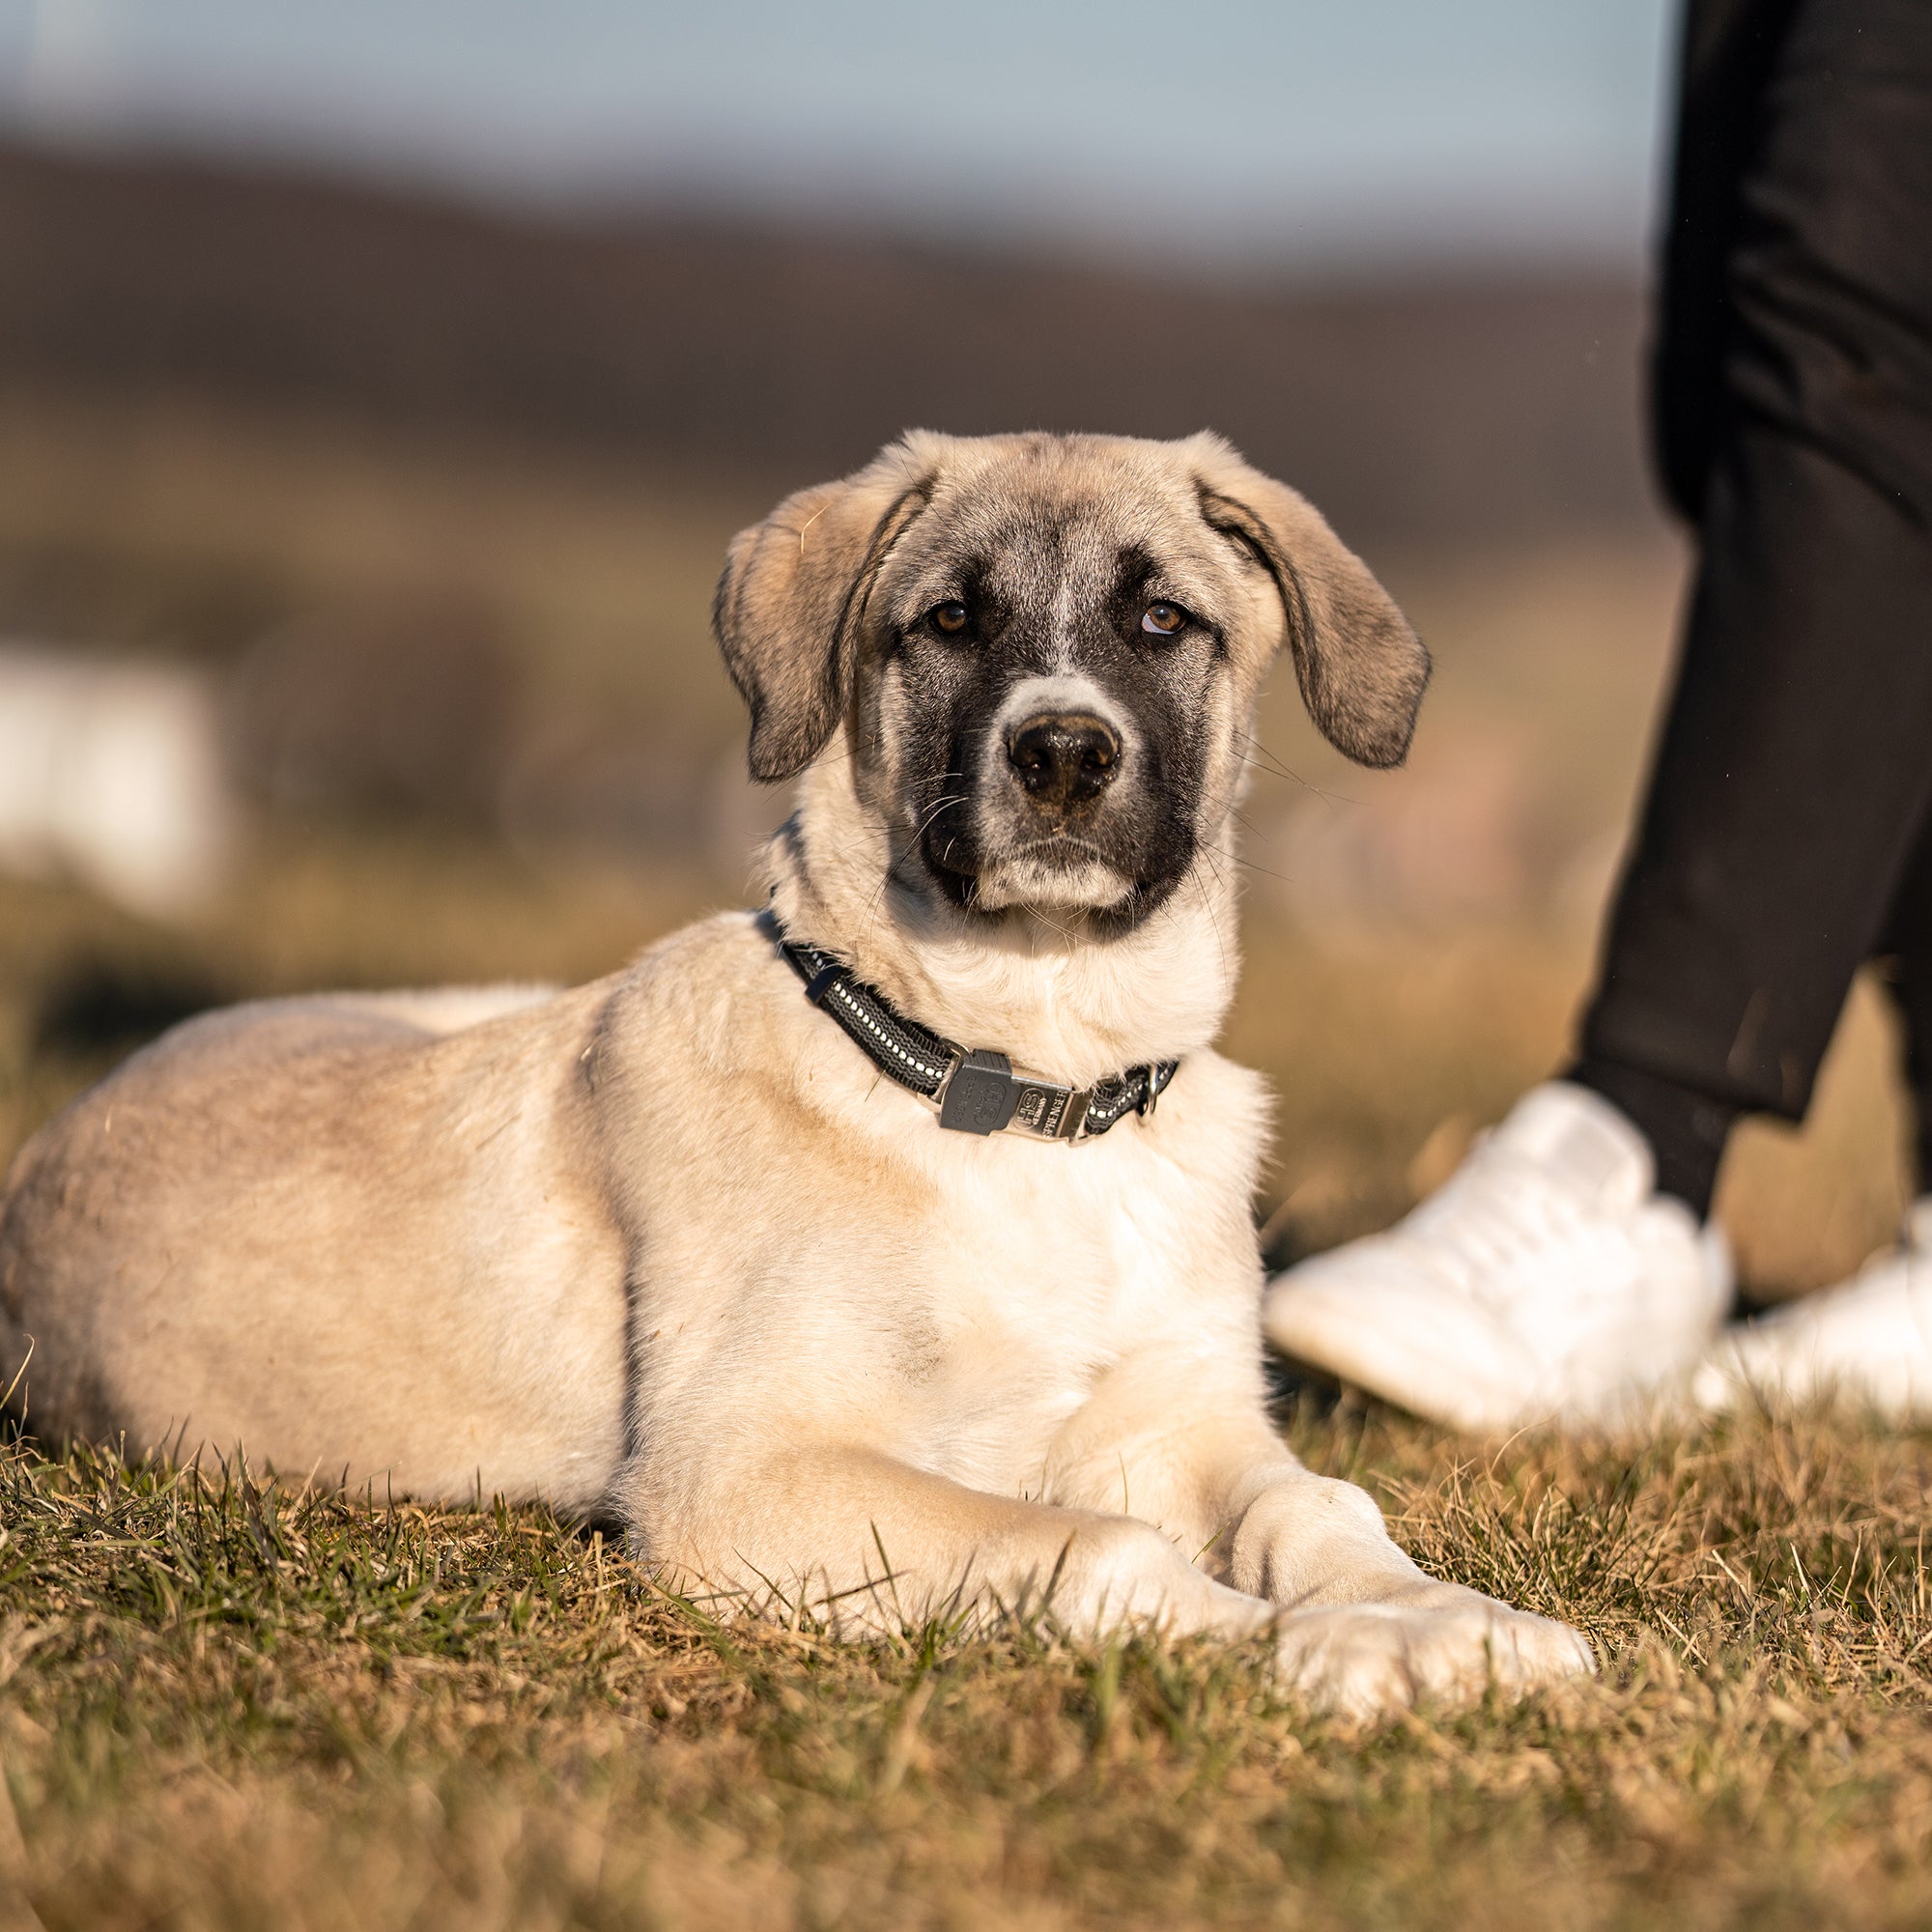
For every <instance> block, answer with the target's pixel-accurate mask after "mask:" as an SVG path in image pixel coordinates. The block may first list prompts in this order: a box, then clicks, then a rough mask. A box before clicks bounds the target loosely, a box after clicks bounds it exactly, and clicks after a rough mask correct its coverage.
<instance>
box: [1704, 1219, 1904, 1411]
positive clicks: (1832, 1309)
mask: <svg viewBox="0 0 1932 1932" xmlns="http://www.w3.org/2000/svg"><path fill="white" fill-rule="evenodd" d="M1690 1392H1691V1395H1692V1397H1693V1399H1694V1400H1695V1401H1696V1402H1697V1403H1699V1404H1700V1405H1701V1406H1704V1407H1706V1408H1732V1407H1735V1406H1737V1405H1738V1404H1739V1403H1741V1402H1744V1401H1747V1400H1748V1399H1750V1398H1751V1397H1752V1396H1753V1395H1755V1396H1757V1397H1759V1398H1767V1397H1769V1398H1776V1399H1779V1400H1782V1401H1786V1402H1804V1401H1810V1400H1815V1399H1817V1398H1819V1397H1829V1396H1833V1395H1837V1396H1841V1397H1843V1398H1844V1399H1845V1400H1846V1401H1848V1402H1854V1403H1862V1404H1864V1405H1865V1406H1869V1407H1872V1408H1876V1409H1880V1410H1882V1411H1883V1412H1884V1413H1885V1414H1887V1415H1889V1416H1890V1417H1892V1418H1893V1419H1894V1420H1897V1421H1906V1420H1910V1419H1914V1418H1922V1417H1925V1416H1932V1194H1928V1195H1926V1196H1924V1197H1923V1198H1922V1199H1921V1200H1919V1201H1918V1203H1917V1205H1916V1206H1915V1207H1914V1208H1912V1210H1911V1212H1910V1213H1908V1214H1907V1215H1906V1217H1905V1226H1904V1228H1903V1229H1902V1230H1901V1232H1900V1237H1899V1243H1898V1246H1897V1247H1896V1248H1893V1249H1891V1250H1890V1251H1889V1253H1886V1254H1881V1255H1875V1256H1873V1257H1872V1259H1871V1260H1870V1261H1869V1262H1867V1263H1866V1264H1865V1265H1864V1266H1863V1268H1861V1270H1860V1271H1859V1273H1858V1274H1857V1275H1856V1276H1855V1277H1854V1278H1853V1279H1852V1280H1850V1281H1848V1282H1842V1283H1840V1284H1839V1286H1838V1287H1836V1288H1828V1289H1824V1290H1822V1291H1821V1292H1820V1293H1817V1294H1807V1295H1806V1296H1804V1299H1803V1300H1802V1301H1795V1302H1793V1303H1792V1304H1791V1305H1790V1306H1789V1307H1787V1308H1779V1309H1776V1310H1775V1311H1774V1312H1773V1313H1771V1314H1769V1315H1766V1316H1762V1317H1760V1318H1759V1319H1758V1320H1757V1321H1740V1322H1739V1323H1738V1324H1737V1325H1736V1326H1735V1327H1732V1328H1729V1329H1726V1330H1725V1332H1724V1333H1723V1335H1722V1336H1721V1337H1720V1338H1719V1341H1718V1343H1717V1346H1716V1347H1715V1348H1713V1349H1712V1350H1711V1352H1710V1354H1709V1356H1708V1357H1707V1358H1706V1359H1705V1361H1704V1363H1703V1365H1702V1366H1701V1367H1700V1368H1699V1369H1698V1371H1697V1374H1696V1378H1695V1379H1694V1380H1693V1381H1692V1383H1691V1387H1690Z"/></svg>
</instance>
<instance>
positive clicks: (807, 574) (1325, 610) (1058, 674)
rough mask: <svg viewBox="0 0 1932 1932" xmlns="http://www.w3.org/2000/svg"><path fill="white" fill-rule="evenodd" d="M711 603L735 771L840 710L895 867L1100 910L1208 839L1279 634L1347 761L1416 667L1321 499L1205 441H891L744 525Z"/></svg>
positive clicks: (782, 762)
mask: <svg viewBox="0 0 1932 1932" xmlns="http://www.w3.org/2000/svg"><path fill="white" fill-rule="evenodd" d="M717 625H718V632H719V638H720V642H721V644H722V645H723V648H724V651H725V660H726V663H727V664H728V665H729V667H730V668H731V672H732V675H733V677H734V678H735V679H736V681H737V683H738V685H739V688H740V689H741V690H742V691H743V692H744V693H745V695H746V696H747V698H748V699H749V700H750V702H751V706H752V713H753V733H752V754H751V755H752V769H753V775H754V776H756V777H759V778H764V779H780V778H784V777H789V776H791V775H792V774H794V773H795V772H797V771H799V770H801V769H802V768H803V767H804V766H805V765H806V764H807V763H809V762H810V760H811V759H812V758H813V757H814V756H816V755H817V753H819V751H820V750H822V749H823V748H824V746H825V745H826V744H827V743H828V742H829V741H830V740H831V739H832V737H833V734H834V732H835V731H836V730H837V728H838V725H840V724H841V723H842V724H843V725H844V726H845V734H846V742H847V745H848V748H849V750H850V753H851V757H852V773H853V781H854V785H855V788H856V789H857V791H858V794H859V796H860V798H861V799H862V800H863V801H864V802H865V803H866V804H867V805H868V806H869V807H871V808H872V809H873V810H875V811H877V812H878V813H879V814H880V815H881V817H882V818H883V820H884V822H885V823H886V825H887V826H888V828H889V830H890V832H891V835H892V838H891V844H892V850H893V860H892V883H893V884H894V885H895V886H896V887H897V888H898V889H899V890H900V891H902V892H910V893H914V894H917V895H925V896H930V897H935V898H940V899H944V900H946V901H948V902H950V903H951V904H952V905H953V906H955V907H957V908H959V909H960V910H962V911H963V912H965V913H967V914H970V915H973V916H976V917H980V918H986V919H998V918H1002V917H1005V916H1007V915H1009V914H1010V913H1012V912H1013V911H1015V910H1016V909H1027V910H1030V911H1034V912H1037V913H1039V914H1041V915H1043V916H1046V917H1049V918H1054V919H1057V920H1061V921H1063V922H1065V921H1066V920H1069V919H1070V920H1077V921H1082V922H1085V923H1091V924H1092V925H1094V926H1095V927H1097V928H1098V929H1100V930H1102V931H1106V930H1114V931H1119V930H1122V929H1125V928H1129V927H1131V926H1133V925H1135V924H1137V923H1139V922H1140V921H1142V920H1144V919H1145V918H1146V917H1147V916H1148V915H1149V913H1151V911H1152V910H1153V909H1154V908H1155V907H1156V906H1158V905H1159V904H1160V903H1161V902H1162V901H1163V900H1164V899H1165V898H1166V897H1167V896H1168V895H1170V894H1171V893H1172V892H1173V891H1174V889H1175V887H1176V886H1177V885H1178V884H1179V881H1180V880H1181V879H1183V878H1184V877H1185V876H1186V875H1187V874H1188V872H1189V870H1190V869H1191V868H1192V867H1194V865H1195V864H1196V862H1197V860H1198V859H1199V858H1200V857H1201V855H1202V853H1203V850H1204V847H1208V848H1211V847H1213V846H1214V845H1215V844H1216V843H1217V842H1218V841H1220V840H1221V838H1222V836H1223V833H1224V828H1225V826H1226V823H1227V820H1228V817H1229V814H1230V812H1231V810H1232V809H1233V806H1234V803H1235V798H1236V792H1237V791H1238V789H1239V781H1240V775H1241V769H1242V762H1243V760H1242V752H1243V750H1244V745H1243V742H1242V736H1241V734H1242V733H1243V732H1244V731H1245V729H1246V726H1247V723H1248V720H1249V717H1250V715H1251V713H1252V709H1253V705H1254V701H1255V698H1256V696H1257V694H1258V692H1259V689H1260V684H1261V680H1262V677H1263V675H1264V672H1265V670H1266V668H1267V665H1268V664H1269V662H1270V661H1271V660H1272V658H1273V656H1274V654H1275V651H1276V650H1277V648H1278V647H1279V646H1280V644H1281V643H1282V642H1283V641H1284V640H1286V641H1287V642H1288V643H1290V645H1291V646H1292V647H1293V652H1294V658H1295V665H1296V669H1297V672H1298V673H1299V676H1300V680H1301V685H1302V689H1303V692H1304V695H1305V696H1306V697H1307V701H1308V703H1309V706H1310V709H1311V711H1312V712H1313V714H1314V716H1315V718H1316V720H1317V722H1318V724H1320V725H1321V727H1322V729H1323V730H1324V731H1325V732H1326V733H1327V734H1328V736H1329V737H1330V738H1331V739H1333V740H1334V742H1335V743H1336V744H1337V745H1339V746H1340V747H1341V749H1342V750H1343V751H1345V752H1347V753H1349V754H1350V756H1353V757H1355V758H1357V759H1359V760H1361V761H1362V762H1365V763H1371V764H1378V765H1385V764H1394V763H1398V762H1400V760H1401V758H1402V757H1403V755H1404V753H1406V748H1407V744H1408V738H1409V734H1410V731H1411V730H1412V728H1413V723H1414V715H1415V708H1416V705H1417V703H1418V702H1419V701H1420V697H1421V694H1422V688H1423V685H1424V683H1425V681H1426V679H1427V675H1428V658H1427V655H1426V653H1424V651H1423V650H1422V647H1421V645H1420V644H1419V643H1418V642H1417V641H1416V640H1415V638H1414V635H1413V633H1411V632H1410V631H1409V629H1408V626H1407V625H1406V623H1405V622H1404V621H1403V619H1402V617H1401V616H1400V614H1399V613H1398V612H1397V611H1396V610H1395V607H1394V606H1393V604H1391V603H1390V602H1389V600H1388V598H1387V597H1386V595H1385V594H1384V593H1383V592H1382V591H1381V589H1380V587H1379V586H1378V584H1377V583H1376V582H1375V580H1374V579H1373V578H1372V577H1370V575H1369V574H1368V572H1367V570H1366V569H1365V568H1364V567H1363V566H1362V565H1361V564H1360V563H1359V561H1358V560H1357V559H1355V558H1354V557H1353V556H1351V555H1350V554H1349V553H1348V552H1347V551H1346V550H1344V549H1343V548H1342V546H1341V545H1340V543H1339V542H1337V540H1336V539H1335V537H1334V536H1333V534H1332V532H1330V531H1329V530H1328V528H1327V526H1326V525H1325V524H1323V523H1322V522H1321V518H1320V517H1319V516H1317V515H1316V513H1315V512H1314V511H1313V509H1312V508H1310V506H1309V505H1308V504H1307V503H1305V502H1304V501H1303V499H1302V498H1300V497H1296V496H1294V494H1293V492H1292V491H1288V490H1286V489H1284V488H1283V487H1282V486H1281V485H1279V484H1276V483H1272V482H1270V481H1269V480H1268V479H1267V478H1265V477H1264V476H1262V475H1260V474H1259V473H1258V472H1257V471H1254V470H1252V469H1249V468H1248V467H1247V466H1246V465H1245V464H1243V463H1242V462H1241V461H1240V460H1239V458H1237V457H1236V456H1235V455H1234V453H1233V452H1232V451H1231V450H1229V449H1228V448H1227V446H1226V445H1225V444H1223V443H1221V442H1220V441H1219V440H1217V439H1214V438H1209V437H1197V438H1194V439H1191V440H1188V441H1186V442H1180V443H1150V442H1137V441H1130V440H1124V439H1112V438H1092V437H1047V436H1031V437H1010V438H984V439H975V440H954V439H948V438H939V437H929V436H924V435H916V436H913V437H909V438H907V439H906V440H904V441H903V442H901V443H897V444H894V445H892V446H891V447H889V448H888V449H887V450H886V451H884V452H883V453H882V454H881V455H880V457H879V458H878V459H876V460H875V461H874V462H873V463H872V464H871V465H870V466H868V468H867V469H865V470H863V471H861V472H860V473H859V474H858V475H857V476H856V477H853V478H851V479H848V480H847V481H846V482H844V483H839V484H832V485H824V486H820V487H819V488H818V489H815V490H811V491H806V492H802V493H800V495H799V496H797V497H792V498H789V499H787V501H786V502H785V503H783V504H781V505H780V507H779V509H778V510H777V511H776V512H774V514H773V516H772V517H771V518H770V519H769V520H768V521H767V522H766V523H765V524H763V525H760V526H756V527H755V528H753V529H752V530H748V531H745V532H743V533H742V534H741V535H740V536H739V537H738V538H737V539H736V540H735V541H734V543H733V545H732V549H731V558H730V561H729V563H728V564H727V567H726V570H725V578H724V581H723V582H721V584H720V586H719V597H718V604H717ZM1215 863H1217V864H1218V863H1222V862H1221V861H1220V860H1219V859H1218V857H1217V858H1216V860H1215Z"/></svg>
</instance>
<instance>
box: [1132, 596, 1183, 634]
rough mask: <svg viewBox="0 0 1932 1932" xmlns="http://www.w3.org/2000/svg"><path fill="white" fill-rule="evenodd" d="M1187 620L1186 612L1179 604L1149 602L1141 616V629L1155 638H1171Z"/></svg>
mask: <svg viewBox="0 0 1932 1932" xmlns="http://www.w3.org/2000/svg"><path fill="white" fill-rule="evenodd" d="M1186 622H1187V612H1186V611H1183V610H1182V609H1181V608H1180V606H1179V604H1150V605H1149V606H1148V607H1147V612H1146V614H1145V615H1144V616H1143V617H1142V618H1141V629H1142V630H1144V631H1151V632H1152V633H1153V634H1154V636H1155V637H1157V638H1171V637H1173V636H1174V634H1175V633H1176V632H1177V631H1178V630H1179V629H1180V627H1181V626H1182V625H1183V624H1185V623H1186Z"/></svg>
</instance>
